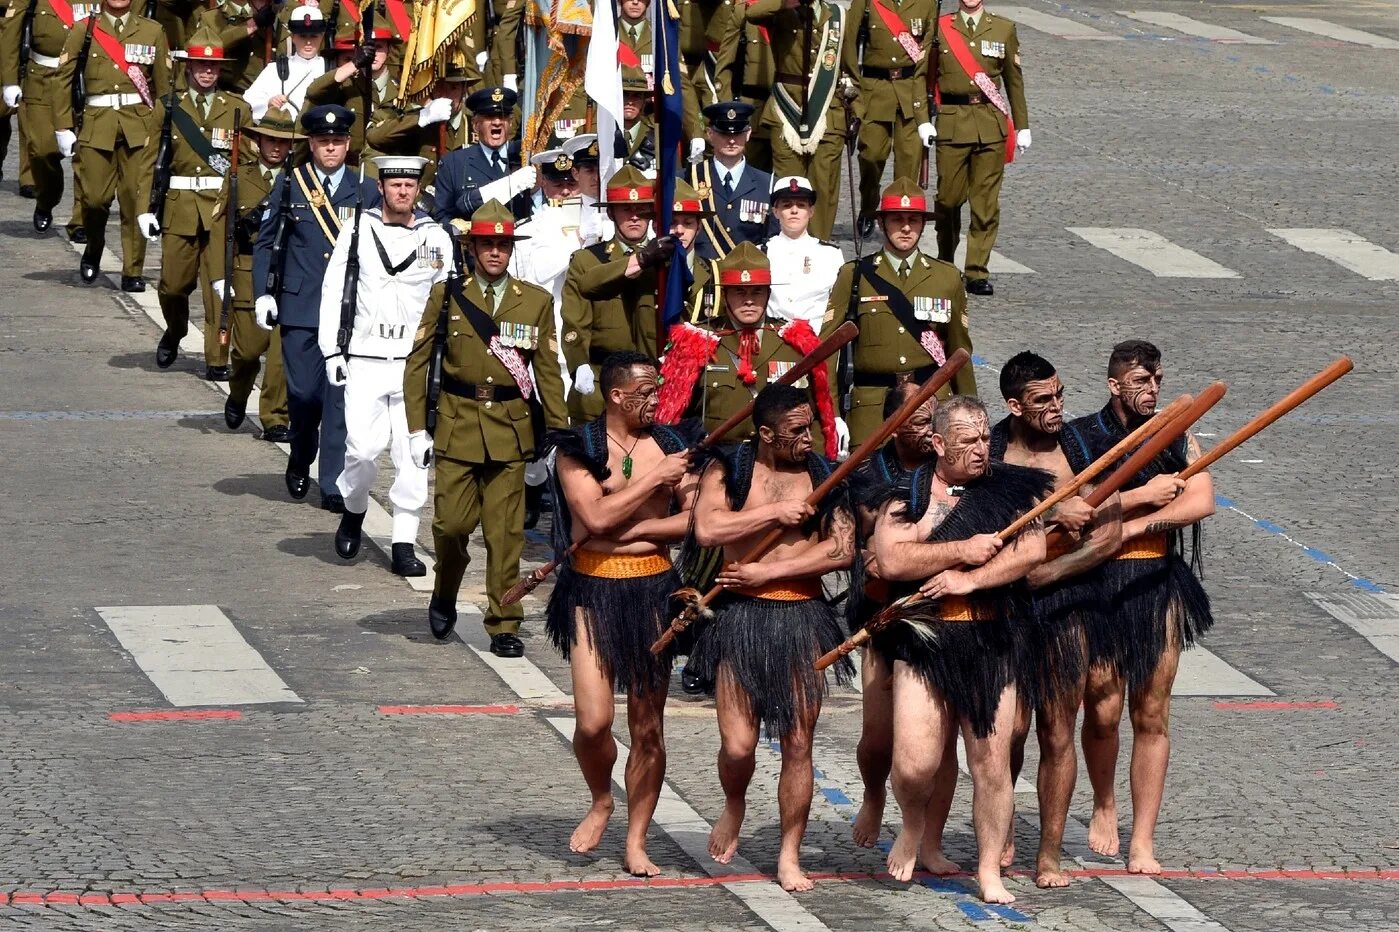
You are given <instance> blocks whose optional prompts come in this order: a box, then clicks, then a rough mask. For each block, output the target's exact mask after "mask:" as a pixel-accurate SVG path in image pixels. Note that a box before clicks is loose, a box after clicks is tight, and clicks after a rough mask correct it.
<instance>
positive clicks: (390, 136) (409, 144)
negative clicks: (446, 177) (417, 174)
mask: <svg viewBox="0 0 1399 932" xmlns="http://www.w3.org/2000/svg"><path fill="white" fill-rule="evenodd" d="M421 109H422V108H421V107H418V106H415V105H410V106H407V107H404V108H399V107H397V106H395V105H393V104H389V105H388V106H385V107H381V108H380V109H379V110H377V111H375V113H374V116H373V117H371V118H370V121H369V131H368V132H367V133H366V134H365V141H366V142H367V143H368V145H369V148H370V149H372V150H373V151H375V152H379V153H382V154H383V155H416V156H418V157H420V158H425V159H427V160H428V162H427V167H426V168H425V169H424V171H423V177H422V182H421V183H422V186H423V188H427V187H428V185H430V184H432V181H433V178H435V177H436V175H437V163H438V162H439V161H440V160H441V159H442V156H444V155H446V154H447V153H448V152H451V151H453V150H455V149H460V148H461V147H462V146H465V145H468V144H469V143H470V141H471V140H470V136H471V120H470V118H469V117H468V116H467V115H466V111H465V110H461V111H459V112H457V113H455V114H453V115H452V118H451V119H450V120H447V121H445V122H442V123H429V124H428V125H427V126H419V125H418V112H419V111H420V110H421ZM429 200H430V198H429Z"/></svg>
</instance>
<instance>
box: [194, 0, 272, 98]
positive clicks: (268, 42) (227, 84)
mask: <svg viewBox="0 0 1399 932" xmlns="http://www.w3.org/2000/svg"><path fill="white" fill-rule="evenodd" d="M277 9H278V7H277V3H276V0H246V2H241V3H240V2H237V0H220V3H219V4H218V5H217V6H215V7H214V8H213V9H209V10H205V11H203V12H202V13H200V14H199V21H198V25H197V26H196V29H195V31H196V32H197V31H199V30H203V29H212V30H213V31H214V32H215V33H216V34H217V35H218V37H219V45H221V46H223V53H224V54H225V55H227V56H228V59H229V64H228V65H225V66H224V69H223V74H222V75H221V76H220V78H219V86H220V87H221V88H223V89H224V90H226V91H232V92H234V93H236V94H239V95H241V94H242V93H243V92H244V91H246V90H247V89H248V88H249V87H251V86H252V83H253V79H254V78H256V77H257V76H258V75H259V74H261V73H262V69H263V68H265V67H267V65H268V64H269V63H270V62H271V61H272V60H273V59H274V58H275V57H276V53H277V51H278V49H277V46H276V33H277Z"/></svg>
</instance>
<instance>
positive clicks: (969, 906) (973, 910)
mask: <svg viewBox="0 0 1399 932" xmlns="http://www.w3.org/2000/svg"><path fill="white" fill-rule="evenodd" d="M957 908H958V909H960V910H961V911H962V912H964V913H966V914H967V918H968V919H970V920H972V921H973V922H984V921H985V920H987V919H994V918H995V917H994V916H992V915H991V914H990V913H988V912H987V911H986V907H984V906H982V905H981V904H980V903H958V904H957Z"/></svg>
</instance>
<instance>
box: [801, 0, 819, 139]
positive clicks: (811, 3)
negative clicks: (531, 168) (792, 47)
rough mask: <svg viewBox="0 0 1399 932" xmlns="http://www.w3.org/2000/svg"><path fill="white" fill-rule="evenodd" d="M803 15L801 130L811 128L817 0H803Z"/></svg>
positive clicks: (804, 130)
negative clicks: (808, 115) (809, 114)
mask: <svg viewBox="0 0 1399 932" xmlns="http://www.w3.org/2000/svg"><path fill="white" fill-rule="evenodd" d="M798 9H800V10H801V17H802V119H801V131H802V132H806V131H807V129H808V128H809V127H808V125H807V122H806V108H807V107H808V106H810V104H811V37H812V33H813V32H815V30H816V0H801V5H800V6H799V7H798Z"/></svg>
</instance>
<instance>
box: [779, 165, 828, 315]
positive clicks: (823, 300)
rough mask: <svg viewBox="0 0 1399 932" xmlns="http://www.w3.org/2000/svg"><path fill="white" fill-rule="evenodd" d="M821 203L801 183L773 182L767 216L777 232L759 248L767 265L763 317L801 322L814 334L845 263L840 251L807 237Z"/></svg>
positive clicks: (802, 180)
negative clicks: (769, 287)
mask: <svg viewBox="0 0 1399 932" xmlns="http://www.w3.org/2000/svg"><path fill="white" fill-rule="evenodd" d="M826 196H827V197H830V196H831V195H830V194H827V195H826ZM820 199H821V196H820V195H819V194H817V193H816V189H815V188H814V187H812V185H811V182H810V181H808V180H807V179H805V178H798V177H796V176H792V177H788V178H779V179H777V181H776V182H775V183H774V184H773V186H772V214H773V216H774V217H775V218H776V219H777V223H778V227H779V232H778V234H777V235H776V236H774V237H772V238H771V239H769V240H768V241H767V242H766V243H765V244H764V245H763V252H765V253H767V257H768V261H769V262H770V263H772V300H771V301H770V302H769V303H768V313H769V314H770V315H771V316H773V317H777V318H780V319H782V320H804V321H806V322H807V323H809V324H811V326H813V327H815V328H817V329H820V327H821V323H822V321H823V320H825V317H826V304H827V302H828V301H830V298H831V287H832V286H833V285H835V281H836V275H837V274H839V272H840V267H841V265H843V264H844V263H845V256H844V255H842V254H841V251H840V247H839V246H836V245H835V244H834V243H827V242H824V241H822V240H819V239H817V238H816V237H814V236H812V235H811V234H810V233H809V232H807V228H808V227H809V226H811V217H812V215H813V214H814V213H815V212H816V202H817V201H818V200H820Z"/></svg>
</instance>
